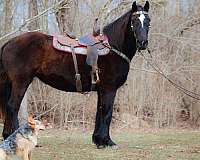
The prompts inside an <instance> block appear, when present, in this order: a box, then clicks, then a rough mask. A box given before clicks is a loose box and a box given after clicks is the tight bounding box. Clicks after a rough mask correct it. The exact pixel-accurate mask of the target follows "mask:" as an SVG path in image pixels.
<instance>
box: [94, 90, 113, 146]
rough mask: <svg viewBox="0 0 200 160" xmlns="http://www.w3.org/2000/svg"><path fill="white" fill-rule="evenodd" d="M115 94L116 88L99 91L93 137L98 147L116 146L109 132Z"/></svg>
mask: <svg viewBox="0 0 200 160" xmlns="http://www.w3.org/2000/svg"><path fill="white" fill-rule="evenodd" d="M115 96H116V90H100V91H98V102H97V113H96V122H95V130H94V133H93V137H92V139H93V142H94V143H95V144H96V145H97V148H102V147H106V146H116V144H115V143H114V142H113V141H112V140H111V138H110V134H109V128H110V123H111V120H112V113H113V103H114V99H115Z"/></svg>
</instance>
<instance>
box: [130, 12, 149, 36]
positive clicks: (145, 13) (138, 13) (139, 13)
mask: <svg viewBox="0 0 200 160" xmlns="http://www.w3.org/2000/svg"><path fill="white" fill-rule="evenodd" d="M141 14H144V15H148V12H146V11H137V12H134V13H132V16H134V15H141ZM131 29H132V31H133V29H134V26H133V22H132V20H131ZM134 34H135V33H134Z"/></svg>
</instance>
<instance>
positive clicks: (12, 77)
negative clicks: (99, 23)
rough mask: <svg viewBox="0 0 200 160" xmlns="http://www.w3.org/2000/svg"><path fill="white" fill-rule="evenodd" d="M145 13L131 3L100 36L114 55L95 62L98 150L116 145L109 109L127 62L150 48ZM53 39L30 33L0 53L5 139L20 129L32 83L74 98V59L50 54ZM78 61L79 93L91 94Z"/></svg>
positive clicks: (80, 58) (84, 68) (86, 69)
mask: <svg viewBox="0 0 200 160" xmlns="http://www.w3.org/2000/svg"><path fill="white" fill-rule="evenodd" d="M148 11H149V2H148V1H147V2H146V4H145V6H144V7H143V6H140V5H137V4H136V2H134V3H133V5H132V9H131V10H130V11H128V12H127V13H125V14H124V15H123V16H121V17H120V18H118V19H117V20H116V21H114V22H113V23H111V24H109V25H107V26H105V27H104V30H103V33H104V34H105V35H106V36H107V37H108V41H109V44H110V46H111V47H112V48H113V49H112V50H110V52H109V54H107V55H104V56H100V57H99V59H98V68H99V69H100V73H99V78H100V82H99V84H98V86H96V91H97V94H98V104H97V113H96V123H95V129H94V133H93V137H92V139H93V142H94V143H95V144H96V145H97V147H100V146H115V145H116V144H115V143H114V142H113V141H112V140H111V138H110V135H109V127H110V123H111V119H112V112H113V103H114V99H115V95H116V92H117V89H118V88H119V87H120V86H122V85H123V84H124V82H125V81H126V79H127V75H128V72H129V68H130V64H129V61H131V59H132V58H133V56H134V55H135V53H136V51H137V50H144V49H146V47H147V45H148V31H149V26H150V18H149V16H148ZM52 39H53V37H52V36H50V35H46V34H43V33H38V32H29V33H25V34H23V35H20V36H18V37H15V38H13V39H11V40H10V41H8V42H7V43H6V44H4V46H3V47H2V48H1V52H0V54H1V57H0V108H1V110H2V113H4V115H5V122H4V130H3V137H4V138H7V137H8V136H9V135H10V134H11V133H13V131H14V130H16V129H17V128H18V127H19V124H18V118H17V117H18V111H19V108H20V104H21V101H22V99H23V97H24V94H25V92H26V90H27V88H28V86H29V85H30V83H31V82H32V80H33V78H34V77H38V78H39V79H40V80H41V81H43V82H44V83H46V84H48V85H50V86H52V87H54V88H57V89H59V90H63V91H66V92H76V82H75V78H74V75H75V69H74V63H73V59H72V55H71V54H64V53H62V51H58V50H56V49H54V48H53V46H52ZM77 61H78V67H79V72H80V74H81V81H82V89H83V92H88V91H91V74H90V72H91V68H90V67H88V66H87V65H86V63H85V61H86V56H85V55H77ZM88 109H89V108H88Z"/></svg>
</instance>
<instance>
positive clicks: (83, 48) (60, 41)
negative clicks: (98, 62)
mask: <svg viewBox="0 0 200 160" xmlns="http://www.w3.org/2000/svg"><path fill="white" fill-rule="evenodd" d="M100 38H101V39H102V38H103V39H102V43H101V42H100V40H99V39H100ZM103 44H104V45H103ZM88 46H93V47H95V48H96V49H97V51H98V52H97V53H98V56H103V55H107V54H108V53H109V51H110V49H109V48H108V47H106V46H109V43H108V39H107V37H106V36H103V37H100V36H97V37H94V36H93V35H86V36H83V37H80V38H79V39H73V38H70V37H68V36H62V35H54V36H53V47H54V48H55V49H57V50H59V51H63V52H66V53H72V47H73V49H74V52H75V54H81V55H87V54H88V50H87V48H88Z"/></svg>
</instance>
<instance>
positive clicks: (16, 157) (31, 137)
mask: <svg viewBox="0 0 200 160" xmlns="http://www.w3.org/2000/svg"><path fill="white" fill-rule="evenodd" d="M44 129H45V126H44V125H43V124H42V123H41V122H40V121H38V120H34V119H33V116H32V115H29V118H28V123H27V124H25V125H23V126H22V127H20V128H19V129H17V130H16V131H15V132H14V133H13V134H12V135H11V136H10V137H8V138H7V139H6V140H5V141H3V143H2V144H0V160H31V151H32V150H33V149H34V148H35V146H36V145H37V136H38V131H39V130H44Z"/></svg>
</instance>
